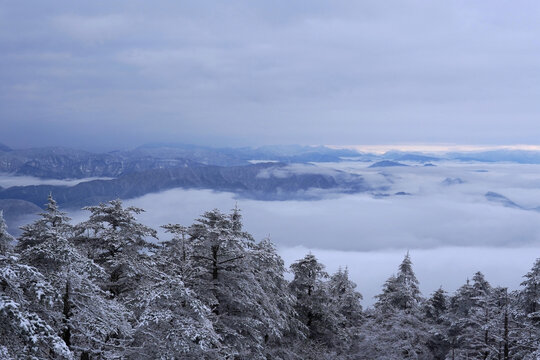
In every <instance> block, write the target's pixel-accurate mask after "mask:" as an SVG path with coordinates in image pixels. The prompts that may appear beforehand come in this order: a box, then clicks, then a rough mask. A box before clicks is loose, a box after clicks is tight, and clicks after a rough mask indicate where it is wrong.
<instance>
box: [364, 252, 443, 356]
mask: <svg viewBox="0 0 540 360" xmlns="http://www.w3.org/2000/svg"><path fill="white" fill-rule="evenodd" d="M376 298H377V303H376V304H375V309H374V311H372V312H368V314H367V315H368V320H367V321H366V323H365V325H364V326H363V327H362V337H363V339H362V343H361V345H360V354H361V355H362V358H364V359H432V358H433V354H432V353H431V352H430V350H429V348H428V346H427V344H428V342H429V339H430V334H429V328H428V326H427V324H426V323H425V322H424V321H423V314H422V311H421V308H420V305H421V303H422V298H421V296H420V290H419V288H418V280H417V279H416V276H415V274H414V271H413V269H412V262H411V259H410V256H409V253H408V252H407V254H406V255H405V258H404V259H403V261H402V263H401V264H400V266H399V268H398V273H397V276H396V275H392V276H390V278H389V279H388V280H387V281H386V283H385V284H384V286H383V291H382V293H381V294H379V295H377V296H376Z"/></svg>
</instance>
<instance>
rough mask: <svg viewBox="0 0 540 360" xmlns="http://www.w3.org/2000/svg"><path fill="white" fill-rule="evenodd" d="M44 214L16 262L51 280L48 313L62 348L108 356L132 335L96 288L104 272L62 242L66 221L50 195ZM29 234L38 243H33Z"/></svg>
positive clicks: (120, 310)
mask: <svg viewBox="0 0 540 360" xmlns="http://www.w3.org/2000/svg"><path fill="white" fill-rule="evenodd" d="M47 210H48V211H47V212H45V213H43V214H42V215H41V218H40V219H38V220H36V221H35V222H34V225H35V226H33V227H32V229H31V231H28V232H27V234H25V235H24V236H25V238H24V239H25V245H24V246H21V247H18V250H19V251H20V261H21V262H23V263H25V264H27V265H30V266H33V267H36V268H37V269H38V270H39V271H40V272H41V273H42V274H44V275H45V276H46V278H47V280H48V281H49V283H50V285H51V287H52V289H53V294H54V297H53V298H52V303H51V304H52V306H51V309H50V311H49V313H48V314H49V315H50V317H51V318H52V323H53V324H54V325H53V326H54V327H55V328H57V329H59V332H60V333H61V337H62V339H63V340H64V342H65V344H66V345H67V346H68V347H69V348H70V349H72V351H73V352H74V353H86V354H99V355H100V356H103V355H104V354H108V356H112V355H113V354H115V353H117V352H118V351H121V349H122V346H125V343H126V341H125V340H123V339H122V338H125V337H126V336H127V335H129V333H130V325H129V323H128V322H127V311H126V309H125V308H124V307H123V306H122V305H121V304H119V303H117V302H116V301H114V300H111V299H108V296H107V294H106V293H105V292H104V291H103V290H102V289H101V288H100V287H99V286H98V283H100V282H102V281H103V279H105V277H106V274H105V271H104V270H103V269H102V268H101V267H100V266H99V265H97V264H95V263H94V262H93V261H92V260H91V259H89V258H87V257H86V256H85V255H83V254H82V253H81V252H80V251H79V249H77V248H76V247H75V245H74V244H73V243H72V242H71V241H70V240H69V239H67V238H66V235H68V234H70V231H67V230H66V229H69V230H70V229H71V226H70V225H69V223H68V219H69V218H68V217H67V216H65V214H64V213H62V212H60V211H59V210H58V207H57V206H56V202H55V201H54V199H53V198H52V196H49V204H48V209H47ZM55 214H56V215H55ZM51 218H53V219H56V220H51ZM30 228H31V227H30V226H28V227H27V229H28V230H29V229H30ZM30 234H32V236H34V237H35V238H36V239H40V240H39V241H33V240H32V239H31V238H30V237H29V236H30Z"/></svg>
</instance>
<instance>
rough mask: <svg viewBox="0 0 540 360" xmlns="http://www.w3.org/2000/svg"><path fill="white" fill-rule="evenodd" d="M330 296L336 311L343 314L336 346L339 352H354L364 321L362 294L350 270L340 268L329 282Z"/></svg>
mask: <svg viewBox="0 0 540 360" xmlns="http://www.w3.org/2000/svg"><path fill="white" fill-rule="evenodd" d="M328 290H329V296H330V299H331V305H332V306H333V308H334V311H335V312H336V313H337V314H339V315H341V319H340V320H341V321H340V322H339V324H338V326H339V329H340V331H339V332H338V334H341V335H342V336H341V337H340V338H337V339H336V344H335V347H337V348H338V349H339V351H338V352H339V353H345V354H347V353H352V352H353V351H354V349H353V348H352V347H354V346H355V345H356V344H357V343H358V341H359V334H358V329H359V327H360V323H361V321H362V317H363V314H362V305H360V300H362V295H361V294H360V293H359V292H357V291H356V284H355V283H354V282H352V281H351V280H350V279H349V270H348V269H347V268H345V270H344V271H343V270H341V269H339V270H338V271H337V272H336V273H335V274H333V275H332V276H331V277H330V280H329V282H328Z"/></svg>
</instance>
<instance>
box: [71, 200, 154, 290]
mask: <svg viewBox="0 0 540 360" xmlns="http://www.w3.org/2000/svg"><path fill="white" fill-rule="evenodd" d="M84 209H85V210H88V211H90V213H91V214H90V218H89V219H88V220H87V221H85V222H83V223H81V224H78V225H77V227H76V233H77V237H76V240H77V243H78V244H79V246H81V248H83V249H85V251H86V253H87V255H88V256H89V257H90V258H91V259H93V260H94V261H95V262H96V263H97V264H99V265H101V266H102V267H103V268H104V269H105V271H106V272H107V274H108V279H107V281H106V282H105V284H104V289H105V290H107V291H109V292H110V293H111V294H112V295H113V296H115V297H118V296H120V295H122V294H124V293H126V292H128V291H130V290H132V289H134V288H135V287H136V286H137V282H138V279H140V277H141V276H142V275H143V273H144V272H145V271H146V267H147V265H146V260H147V258H148V256H147V253H148V251H149V250H151V249H154V248H155V247H156V246H155V245H154V244H153V243H151V242H149V241H148V238H150V237H153V238H157V235H156V231H155V230H154V229H151V228H149V227H147V226H145V225H143V224H141V223H139V222H137V219H136V218H135V215H137V214H140V213H141V212H143V211H144V210H143V209H140V208H137V207H133V206H130V207H127V208H124V207H123V206H122V201H121V200H119V199H117V200H112V201H110V202H108V203H107V204H103V203H102V204H99V205H97V206H88V207H85V208H84Z"/></svg>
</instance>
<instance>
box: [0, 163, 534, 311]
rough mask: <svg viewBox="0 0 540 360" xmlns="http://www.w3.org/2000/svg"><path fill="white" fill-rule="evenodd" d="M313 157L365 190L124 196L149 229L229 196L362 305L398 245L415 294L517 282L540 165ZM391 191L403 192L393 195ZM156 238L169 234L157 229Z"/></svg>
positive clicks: (527, 258)
mask: <svg viewBox="0 0 540 360" xmlns="http://www.w3.org/2000/svg"><path fill="white" fill-rule="evenodd" d="M315 165H316V167H318V168H320V170H321V173H325V174H330V173H333V172H336V171H343V172H346V173H354V174H359V175H361V176H362V177H363V178H364V179H365V181H366V183H367V184H368V185H369V186H370V188H372V189H373V190H372V191H370V192H366V193H359V194H339V193H334V194H328V196H327V197H324V198H322V199H320V200H315V201H300V200H291V201H259V200H252V199H244V198H241V197H238V196H237V195H235V194H233V193H226V192H214V191H211V190H185V189H172V190H168V191H164V192H160V193H153V194H147V195H145V196H142V197H139V198H136V199H129V200H126V201H125V202H126V204H127V205H135V206H139V207H142V208H143V209H145V210H146V212H145V213H143V214H141V215H140V216H139V219H140V220H141V221H142V222H144V223H145V224H147V225H150V226H152V227H154V228H158V227H159V226H160V225H164V224H167V223H180V224H183V225H190V224H191V223H193V221H194V220H195V219H196V218H198V217H199V216H200V215H201V214H202V213H203V212H204V211H207V210H210V209H213V208H218V209H220V210H222V211H229V210H230V209H232V208H233V207H234V206H235V204H237V205H238V206H239V207H240V208H241V210H242V212H243V215H244V225H245V228H246V230H247V231H249V232H250V233H252V234H253V235H254V236H255V238H256V239H257V240H260V239H262V238H264V237H267V236H269V237H270V238H271V239H272V241H273V242H275V243H276V244H277V246H278V249H279V252H280V254H281V255H282V256H283V258H284V260H285V262H286V264H287V265H289V264H291V263H292V262H294V261H295V260H297V259H299V258H301V257H303V256H304V255H305V254H306V253H308V252H312V253H314V254H315V255H316V256H317V257H318V258H319V259H320V260H321V261H322V262H323V263H324V264H325V265H326V266H327V270H328V271H329V272H330V273H331V272H334V271H336V270H337V269H338V268H339V267H342V268H344V267H347V268H348V269H349V271H350V275H351V278H352V279H353V280H354V281H355V282H356V283H357V284H358V290H359V291H360V292H362V294H363V295H364V304H365V305H370V304H372V303H373V302H374V298H373V296H375V295H376V294H378V293H379V292H380V289H381V285H382V284H383V283H384V281H385V280H386V279H387V278H388V277H389V276H390V275H391V274H392V273H395V272H396V270H397V266H398V265H399V263H400V262H401V260H402V258H403V256H404V255H405V253H406V252H407V251H410V254H411V257H412V260H413V263H414V269H415V271H416V273H417V276H418V279H419V280H420V284H421V289H422V291H423V293H424V295H429V294H430V293H431V292H433V291H434V290H436V289H437V288H438V287H439V286H442V287H443V288H444V289H446V290H447V291H450V292H452V291H454V290H455V289H456V288H458V287H459V286H461V285H462V284H464V283H465V281H466V280H467V278H471V277H472V275H473V274H474V272H476V271H479V270H480V271H482V272H484V273H485V274H486V276H487V279H488V280H489V281H490V282H491V283H492V284H493V285H501V286H508V287H509V288H510V289H517V288H519V284H520V282H521V281H522V276H523V275H524V274H525V273H526V272H527V271H528V270H529V269H530V267H531V266H532V264H533V262H534V260H535V259H536V258H537V257H540V212H538V211H535V210H534V208H536V207H538V206H540V165H519V164H510V163H508V164H505V163H458V162H442V163H438V164H437V166H435V167H427V166H422V165H417V164H416V165H415V164H409V165H411V166H407V167H389V168H369V167H368V165H369V164H368V163H362V162H355V161H350V162H340V163H326V164H315ZM314 167H315V166H309V167H306V166H296V165H294V166H290V167H289V168H287V169H284V170H282V172H281V173H280V174H278V176H286V174H293V173H295V172H306V171H309V172H313V171H314ZM262 176H273V175H272V174H266V173H265V174H263V175H262ZM446 179H453V181H445V180H446ZM456 179H459V181H456ZM0 183H1V181H0ZM400 192H401V193H405V194H407V195H395V194H396V193H400ZM487 192H496V193H498V194H501V195H503V196H505V197H508V198H509V199H510V200H512V201H513V202H515V203H516V204H518V205H519V206H521V208H516V207H505V206H504V205H503V204H501V203H498V202H492V201H489V199H487V198H486V196H485V194H486V193H487ZM70 216H72V217H73V220H74V222H77V221H82V220H84V219H85V218H86V217H87V212H85V211H81V210H74V211H71V210H70ZM160 238H161V239H167V238H168V235H167V234H165V233H164V232H163V231H161V230H160Z"/></svg>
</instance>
